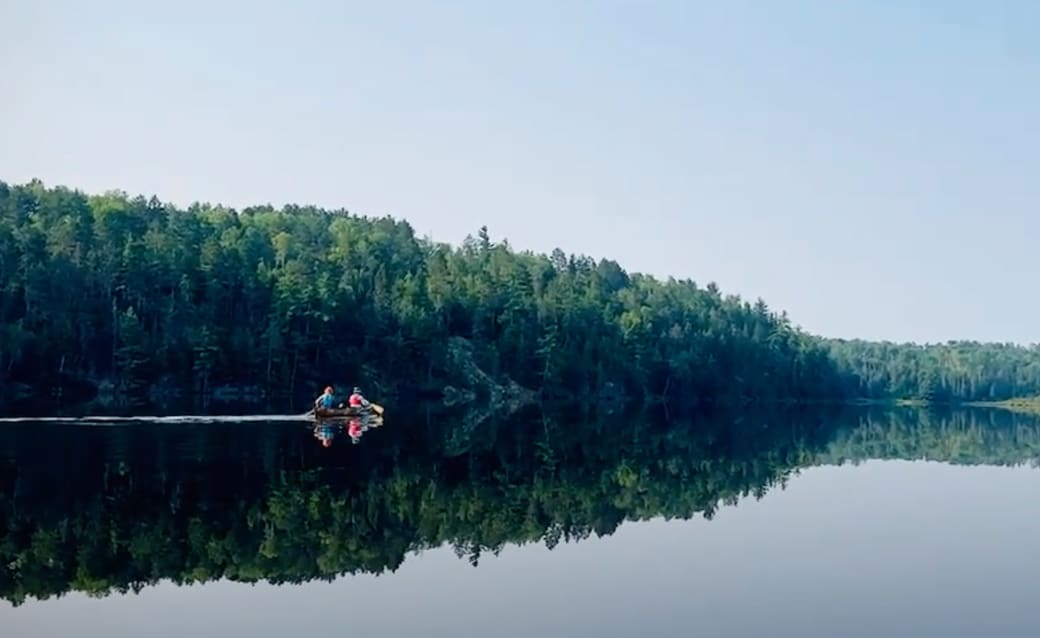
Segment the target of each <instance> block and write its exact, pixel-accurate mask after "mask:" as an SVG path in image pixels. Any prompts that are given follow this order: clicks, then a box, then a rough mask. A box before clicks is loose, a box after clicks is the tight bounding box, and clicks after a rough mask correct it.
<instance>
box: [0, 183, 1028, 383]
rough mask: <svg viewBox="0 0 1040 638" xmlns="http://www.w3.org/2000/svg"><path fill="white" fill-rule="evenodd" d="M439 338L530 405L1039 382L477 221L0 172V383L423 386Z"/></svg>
mask: <svg viewBox="0 0 1040 638" xmlns="http://www.w3.org/2000/svg"><path fill="white" fill-rule="evenodd" d="M458 340H463V341H464V342H465V344H466V348H467V350H466V352H467V353H468V354H467V356H470V357H472V361H473V363H474V364H475V365H476V366H477V367H478V368H479V369H480V370H481V371H482V372H483V373H486V374H487V375H488V376H489V378H491V379H495V380H497V381H505V380H509V381H511V382H515V383H517V384H519V385H520V386H523V387H525V388H529V389H532V390H536V391H538V392H541V393H542V395H543V397H544V398H562V399H573V398H576V397H580V398H584V399H588V400H594V401H595V400H601V399H604V398H611V397H614V396H617V395H627V396H632V397H635V398H636V399H640V400H641V399H667V400H668V401H670V402H679V403H682V402H688V401H701V400H709V401H727V400H738V399H739V400H759V401H772V400H807V399H843V398H849V397H874V398H876V397H914V398H933V399H949V400H966V399H1003V398H1010V397H1013V396H1020V395H1031V394H1037V393H1040V350H1038V349H1036V348H1026V347H1015V346H999V345H989V344H968V343H965V344H951V345H942V346H929V347H920V346H913V345H894V344H875V343H867V342H857V341H831V340H824V339H820V338H818V337H815V336H813V335H810V334H808V333H806V332H805V331H803V330H801V329H799V328H798V327H797V326H795V325H794V324H793V323H792V322H791V320H790V319H789V318H788V317H787V316H786V314H785V313H783V312H777V311H775V310H773V309H771V308H770V307H769V306H768V305H767V304H766V302H765V301H763V300H761V299H759V300H755V301H754V302H752V301H748V300H744V299H741V298H740V297H738V296H736V295H731V294H724V293H723V292H722V291H720V290H719V288H718V287H717V286H715V285H714V284H713V283H708V284H706V285H702V284H698V283H696V282H694V281H692V280H689V279H672V278H670V279H667V280H660V279H657V278H654V277H651V276H648V275H644V274H639V273H630V272H627V271H626V270H625V269H624V268H622V266H621V265H620V264H618V263H616V262H614V261H611V260H608V259H593V258H591V257H587V256H581V255H573V254H565V253H564V252H563V251H562V250H559V249H558V250H555V251H553V252H552V253H551V254H549V255H544V254H534V253H532V252H529V251H518V250H514V249H513V248H512V247H511V246H510V245H509V243H508V242H507V241H505V240H502V241H493V240H492V238H491V236H490V234H489V232H488V230H487V229H486V228H481V229H480V230H479V232H478V233H477V236H476V237H470V238H467V240H466V241H465V242H463V244H462V245H460V246H450V245H447V244H444V243H439V242H435V241H432V240H430V239H426V238H420V237H417V236H416V235H415V233H414V231H413V229H412V228H411V226H410V225H409V224H408V223H407V222H406V221H401V220H396V219H393V218H390V217H366V216H358V215H353V214H350V213H349V212H347V211H345V210H326V209H322V208H317V207H313V206H298V205H287V206H283V207H281V208H275V207H273V206H270V205H259V206H251V207H247V208H244V209H242V210H232V209H230V208H228V207H225V206H221V205H214V204H203V203H196V204H193V205H191V206H189V207H187V208H186V209H182V208H178V207H176V206H173V205H171V204H169V203H164V202H161V201H159V200H158V199H157V198H155V197H151V198H145V197H143V196H135V197H131V196H129V195H127V194H125V193H122V192H109V193H103V194H95V195H87V194H84V193H82V192H79V191H76V190H71V189H69V188H65V187H46V186H44V185H43V184H42V183H40V182H39V181H33V182H30V183H28V184H23V185H8V184H5V183H2V182H0V380H2V381H3V383H2V387H3V388H4V390H0V393H2V392H6V393H8V394H11V393H13V392H15V391H16V390H17V389H19V388H20V389H21V390H23V391H27V392H33V391H35V392H37V393H40V392H44V393H48V392H56V391H60V392H62V393H63V396H66V397H71V396H73V395H77V396H79V395H85V396H91V395H92V394H93V393H95V392H97V391H98V389H99V388H100V389H102V390H106V389H107V390H106V391H111V392H114V393H116V394H119V395H121V396H125V397H130V398H134V399H140V400H144V399H147V398H148V397H150V396H152V397H154V395H155V394H156V393H161V392H163V391H170V392H188V393H190V394H196V395H205V394H208V393H213V392H219V391H223V390H227V389H228V388H233V389H237V390H236V391H238V392H246V393H252V394H253V395H256V396H278V395H291V396H298V395H300V394H301V393H302V394H309V393H312V392H314V391H315V390H316V389H317V388H320V387H323V386H324V385H325V384H326V383H328V382H329V381H331V380H339V381H341V382H343V383H351V384H352V383H355V382H360V383H363V384H365V385H366V387H369V388H373V389H374V390H375V391H376V392H378V393H380V394H388V393H412V394H416V395H429V394H439V393H440V392H441V391H442V390H443V388H444V386H445V385H450V384H456V383H459V374H458V370H457V366H454V365H453V361H455V358H454V357H453V352H452V345H451V344H453V343H457V342H458Z"/></svg>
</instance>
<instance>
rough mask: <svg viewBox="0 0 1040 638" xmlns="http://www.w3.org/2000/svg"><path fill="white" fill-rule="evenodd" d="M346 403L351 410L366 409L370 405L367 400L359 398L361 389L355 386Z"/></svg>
mask: <svg viewBox="0 0 1040 638" xmlns="http://www.w3.org/2000/svg"><path fill="white" fill-rule="evenodd" d="M348 402H349V404H350V407H352V408H362V407H364V408H367V407H369V406H370V405H371V404H370V403H369V402H368V399H366V398H365V397H363V396H361V388H359V387H357V386H354V392H353V393H352V394H351V395H350V399H348Z"/></svg>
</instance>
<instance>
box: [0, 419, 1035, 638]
mask: <svg viewBox="0 0 1040 638" xmlns="http://www.w3.org/2000/svg"><path fill="white" fill-rule="evenodd" d="M1038 450H1040V426H1038V425H1037V423H1036V422H1035V420H1033V419H1030V418H1026V417H1016V416H1013V415H1010V414H1008V413H998V412H956V413H947V414H934V413H927V412H920V411H914V410H909V409H907V410H899V411H887V412H881V411H869V412H868V411H854V412H850V411H832V412H827V413H822V412H783V413H757V414H750V413H749V414H740V415H720V414H715V415H710V416H708V415H702V416H700V417H697V418H690V419H685V420H678V421H668V420H666V419H663V418H660V417H659V416H658V417H648V418H643V419H641V418H631V419H607V420H583V419H581V418H579V417H576V416H574V415H545V414H537V413H536V414H526V415H523V416H522V417H521V418H516V419H511V420H495V419H483V420H481V419H476V418H470V419H468V420H467V419H465V418H462V419H452V420H445V419H442V418H434V417H432V416H429V415H410V416H403V417H401V418H399V419H398V420H396V421H395V420H393V419H388V420H387V422H386V423H385V424H383V426H382V427H375V428H370V429H368V430H366V431H364V432H363V433H361V436H360V438H359V439H358V442H357V443H356V444H355V443H353V442H352V441H351V439H350V437H349V436H348V434H347V433H346V431H345V429H344V428H340V430H339V434H338V435H337V436H336V438H335V439H334V440H333V444H332V445H331V447H327V448H326V447H323V446H322V445H321V444H320V442H319V440H318V438H316V437H315V436H314V432H313V431H312V430H311V428H310V427H309V425H307V424H305V423H301V422H299V421H285V422H260V423H242V422H239V423H211V424H197V423H185V424H181V425H178V426H176V427H172V426H170V425H169V424H153V425H149V424H140V423H138V424H132V425H122V426H116V427H91V426H83V425H69V424H55V423H21V424H17V425H13V424H12V425H8V426H5V427H2V428H0V523H2V526H0V534H3V536H2V537H0V562H2V565H0V595H2V596H3V598H4V599H5V600H6V601H7V602H4V603H0V625H2V626H3V627H4V635H5V636H50V635H60V634H65V633H70V632H75V633H77V634H80V635H105V636H111V637H115V636H138V635H142V634H146V635H154V636H182V635H193V636H204V635H227V633H228V632H229V631H236V632H239V631H241V632H244V633H247V634H248V635H252V636H260V637H267V636H284V635H297V634H300V633H301V632H305V633H306V634H309V635H312V636H340V635H344V634H347V633H360V635H370V636H382V635H385V636H400V635H420V634H421V635H431V633H432V635H452V636H484V635H503V636H529V635H548V636H570V635H576V634H578V635H582V634H595V635H603V636H630V635H633V634H638V635H656V636H680V635H681V636H686V635H711V636H765V635H769V636H777V635H784V636H786V635H789V636H835V635H843V636H880V635H884V636H922V635H935V636H992V635H1020V634H1021V635H1026V634H1031V633H1032V628H1033V625H1034V624H1035V623H1034V620H1033V616H1032V614H1031V611H1030V610H1031V605H1030V603H1031V600H1032V595H1031V594H1032V590H1033V588H1032V587H1031V584H1032V582H1033V578H1034V577H1035V576H1034V575H1035V574H1036V573H1038V572H1040V558H1038V557H1037V556H1036V553H1035V552H1032V551H1031V547H1032V545H1033V544H1034V543H1035V539H1036V538H1038V537H1040V515H1038V513H1040V473H1038V472H1037V470H1036V469H1034V462H1035V460H1036V459H1037V458H1038V456H1040V455H1038ZM178 583H179V584H178ZM134 589H137V590H139V591H138V593H135V592H134ZM124 592H126V593H124Z"/></svg>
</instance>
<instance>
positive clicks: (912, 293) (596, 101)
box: [0, 0, 1040, 342]
mask: <svg viewBox="0 0 1040 638" xmlns="http://www.w3.org/2000/svg"><path fill="white" fill-rule="evenodd" d="M0 24H2V25H3V27H2V33H3V36H2V37H0V71H2V73H3V79H4V87H5V89H4V95H3V99H2V100H0V179H2V180H5V181H9V182H24V181H27V180H28V179H30V178H32V177H40V178H41V179H43V180H44V181H45V182H47V183H49V184H52V185H53V184H59V183H60V184H66V185H70V186H74V187H78V188H81V189H84V190H87V191H91V192H96V191H102V190H106V189H110V188H119V189H123V190H126V191H128V192H130V193H134V194H136V193H143V194H146V195H151V194H153V193H154V194H156V195H158V196H159V197H160V198H162V199H165V200H169V201H174V202H176V203H179V204H187V203H190V202H191V201H193V200H202V201H211V202H218V201H219V202H223V203H228V204H231V205H234V206H243V205H247V204H252V203H265V202H270V203H274V204H283V203H287V202H293V203H314V204H318V205H323V206H329V207H341V206H342V207H346V208H348V209H350V210H352V211H354V212H357V213H367V214H376V215H380V214H387V213H389V214H391V215H394V216H397V217H404V218H406V219H408V220H409V221H410V222H412V224H413V225H414V226H415V228H416V230H417V231H418V232H419V233H420V234H431V235H432V236H433V237H434V238H436V239H439V240H445V241H451V242H458V241H460V240H461V239H462V238H463V237H464V236H465V235H466V233H469V232H472V233H475V232H476V230H477V228H479V226H480V225H481V224H487V225H488V227H489V228H490V231H491V234H492V237H493V238H502V237H503V236H504V237H507V238H508V239H509V240H510V242H511V243H512V244H513V245H514V247H517V248H531V249H534V250H538V251H549V250H551V249H552V248H554V247H556V246H559V247H561V248H563V249H564V250H566V251H568V252H579V253H586V254H590V255H593V256H595V257H611V258H615V259H617V260H618V261H619V262H621V263H622V265H623V266H625V267H626V268H628V269H629V270H633V271H634V270H641V271H644V272H651V273H654V274H657V275H661V276H667V275H675V276H677V277H690V278H692V279H694V280H696V281H698V282H700V283H707V282H708V281H712V280H714V281H716V282H718V283H719V285H720V286H721V287H722V288H723V289H724V290H725V291H727V292H736V293H739V294H741V295H744V296H746V297H749V298H751V299H754V298H755V297H757V296H761V297H763V298H764V299H765V300H766V301H767V302H768V303H769V304H770V305H771V306H773V307H775V308H783V309H786V310H787V311H788V312H789V313H790V314H791V316H792V317H793V318H794V320H795V321H796V322H797V323H799V324H800V325H802V326H803V327H805V328H806V329H808V330H811V331H813V332H817V333H820V334H824V335H829V336H850V337H851V336H861V337H866V338H885V339H895V340H904V339H913V340H929V341H934V340H945V339H949V338H959V337H963V338H974V339H983V340H999V341H1006V340H1010V341H1021V342H1035V341H1040V321H1038V319H1040V295H1038V294H1037V292H1036V290H1037V288H1036V273H1037V271H1038V268H1037V264H1038V259H1037V254H1036V246H1037V243H1036V240H1037V237H1038V234H1040V218H1038V213H1040V210H1038V206H1037V203H1038V202H1040V178H1038V176H1040V3H1035V2H1027V1H1021V2H1011V1H1008V2H1000V1H992V2H968V1H956V2H955V1H951V0H948V1H942V0H934V1H931V2H923V1H921V2H896V1H895V0H891V1H882V0H874V1H867V0H861V1H859V2H834V1H825V0H819V1H817V2H809V1H800V0H788V1H785V2H769V1H766V0H761V1H759V2H710V3H709V2H692V1H690V2H674V3H673V2H652V3H651V2H639V3H637V2H606V1H603V2H528V1H525V2H512V3H508V4H507V3H504V2H441V3H434V2H408V3H405V2H378V3H376V2H371V3H364V4H362V3H349V2H333V1H331V0H313V1H302V2H292V3H291V2H283V3H274V2H264V1H260V2H251V3H248V4H247V3H242V4H238V3H230V2H214V1H206V2H202V1H200V0H187V1H184V2H177V3H174V2H164V3H158V2H141V1H136V2H130V1H125V2H114V1H105V0H98V1H96V2H90V3H85V2H72V1H71V0H53V1H50V2H36V1H35V0H32V1H30V0H6V1H5V2H0Z"/></svg>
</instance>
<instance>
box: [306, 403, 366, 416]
mask: <svg viewBox="0 0 1040 638" xmlns="http://www.w3.org/2000/svg"><path fill="white" fill-rule="evenodd" d="M382 413H383V408H382V406H379V405H376V404H375V403H373V404H372V405H371V406H370V407H367V408H318V409H317V410H315V411H314V416H315V417H317V418H319V419H334V418H336V417H352V416H368V415H371V414H382Z"/></svg>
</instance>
